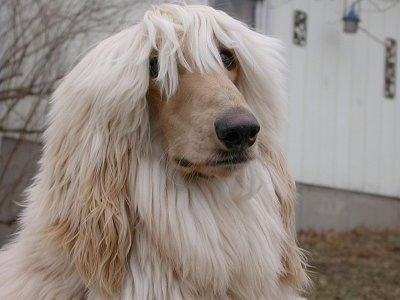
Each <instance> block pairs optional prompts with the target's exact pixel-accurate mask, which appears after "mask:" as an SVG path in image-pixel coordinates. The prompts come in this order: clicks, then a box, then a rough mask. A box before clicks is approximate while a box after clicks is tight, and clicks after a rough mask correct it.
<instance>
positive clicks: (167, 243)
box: [0, 4, 307, 300]
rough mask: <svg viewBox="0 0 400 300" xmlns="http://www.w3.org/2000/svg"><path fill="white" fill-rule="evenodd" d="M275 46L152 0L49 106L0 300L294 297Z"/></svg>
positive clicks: (298, 271)
mask: <svg viewBox="0 0 400 300" xmlns="http://www.w3.org/2000/svg"><path fill="white" fill-rule="evenodd" d="M279 49H280V46H279V43H278V42H277V41H276V40H274V39H271V38H268V37H266V36H263V35H260V34H258V33H256V32H253V31H251V30H250V29H248V28H247V27H246V26H245V25H243V24H242V23H240V22H238V21H236V20H234V19H232V18H231V17H229V16H228V15H226V14H225V13H223V12H220V11H216V10H214V9H212V8H210V7H206V6H186V5H184V6H178V5H171V4H165V5H161V6H159V7H158V8H155V9H154V10H153V11H149V12H148V13H147V14H146V15H145V17H144V21H143V22H141V23H139V24H137V25H136V26H133V27H131V28H129V29H127V30H125V31H122V32H120V33H118V34H116V35H115V36H112V37H110V38H109V39H107V40H105V41H103V42H102V43H100V44H99V45H98V46H97V47H96V48H95V49H93V50H92V51H91V52H90V53H89V54H88V55H87V56H86V57H85V58H84V59H83V60H82V61H81V62H80V63H79V64H78V65H77V66H76V67H75V68H74V69H73V70H72V71H71V73H70V74H69V75H68V76H66V78H65V79H64V81H63V82H62V84H61V85H60V87H59V88H58V89H57V90H56V91H55V93H54V96H53V105H52V108H51V111H50V115H49V127H48V129H47V130H46V133H45V135H44V140H45V147H44V151H43V157H42V159H41V161H40V170H39V173H38V175H37V176H36V179H35V182H34V184H33V186H32V187H31V188H30V189H29V191H28V198H27V204H26V208H25V211H24V213H23V215H22V218H21V230H20V232H19V234H18V235H17V236H16V238H15V240H14V242H13V243H11V244H10V245H8V246H7V247H6V248H5V249H4V250H2V252H1V253H0V298H1V299H136V300H144V299H246V300H248V299H268V300H273V299H296V298H298V292H299V291H301V290H302V289H303V288H304V286H305V285H306V283H307V276H306V274H305V271H304V269H303V262H302V255H301V252H300V250H299V248H298V247H297V245H296V234H295V228H294V202H295V185H294V182H293V179H292V177H291V176H290V174H289V171H288V169H287V165H286V161H285V158H284V155H283V153H282V151H281V148H280V146H279V143H278V140H277V130H278V129H279V124H280V122H281V120H282V112H281V107H282V99H283V95H284V93H283V84H282V82H283V79H282V70H283V68H284V63H283V60H282V58H281V56H280V54H279Z"/></svg>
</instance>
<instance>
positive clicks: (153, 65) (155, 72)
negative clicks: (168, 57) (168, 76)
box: [149, 57, 158, 78]
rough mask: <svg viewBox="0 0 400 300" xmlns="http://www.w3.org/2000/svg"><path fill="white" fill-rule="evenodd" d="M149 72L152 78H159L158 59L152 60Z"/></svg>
mask: <svg viewBox="0 0 400 300" xmlns="http://www.w3.org/2000/svg"><path fill="white" fill-rule="evenodd" d="M149 72H150V77H151V78H156V77H157V76H158V59H157V57H153V58H151V59H150V63H149Z"/></svg>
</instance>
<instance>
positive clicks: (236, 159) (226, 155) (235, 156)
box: [174, 152, 253, 168]
mask: <svg viewBox="0 0 400 300" xmlns="http://www.w3.org/2000/svg"><path fill="white" fill-rule="evenodd" d="M252 159H253V157H252V156H250V155H249V154H248V153H247V152H238V153H231V152H218V153H217V155H216V157H215V158H212V159H210V160H208V161H206V162H205V163H194V162H191V161H189V160H187V159H185V158H175V160H174V161H175V163H176V164H177V165H178V166H180V167H183V168H193V167H196V166H200V165H203V166H208V167H218V166H235V165H241V164H244V163H247V162H248V161H250V160H252Z"/></svg>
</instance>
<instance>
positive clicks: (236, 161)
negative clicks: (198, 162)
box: [210, 155, 251, 166]
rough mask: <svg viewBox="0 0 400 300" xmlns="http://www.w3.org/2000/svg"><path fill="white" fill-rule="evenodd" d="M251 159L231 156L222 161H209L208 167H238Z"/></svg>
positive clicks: (245, 156)
mask: <svg viewBox="0 0 400 300" xmlns="http://www.w3.org/2000/svg"><path fill="white" fill-rule="evenodd" d="M250 159H251V158H250V157H249V156H248V155H232V156H230V157H226V158H223V159H219V160H215V161H211V162H210V165H214V166H218V165H238V164H243V163H246V162H247V161H249V160H250Z"/></svg>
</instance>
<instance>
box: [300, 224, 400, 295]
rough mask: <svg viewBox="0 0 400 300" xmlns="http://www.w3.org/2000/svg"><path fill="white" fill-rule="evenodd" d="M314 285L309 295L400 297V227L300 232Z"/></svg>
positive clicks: (301, 243)
mask: <svg viewBox="0 0 400 300" xmlns="http://www.w3.org/2000/svg"><path fill="white" fill-rule="evenodd" d="M299 242H300V245H301V247H302V248H304V249H305V250H307V251H308V252H309V255H308V256H309V263H310V265H311V266H312V267H310V271H312V274H311V278H312V280H313V284H314V286H313V288H312V289H311V292H310V294H309V295H307V298H308V299H318V300H325V299H327V300H328V299H329V300H332V299H333V300H335V299H337V300H339V299H340V300H347V299H357V300H358V299H360V300H361V299H362V300H364V299H365V300H375V299H377V300H378V299H379V300H385V299H388V300H389V299H390V300H400V229H392V230H385V231H380V232H372V231H369V230H366V229H363V228H358V229H356V230H353V231H351V232H346V233H334V232H329V233H315V232H301V233H300V234H299Z"/></svg>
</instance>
